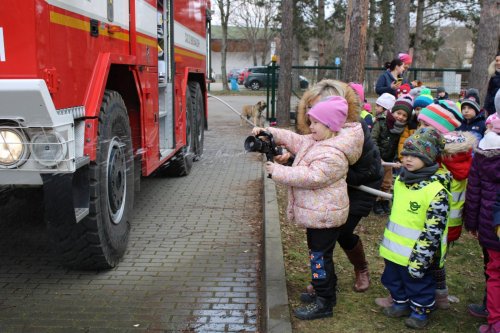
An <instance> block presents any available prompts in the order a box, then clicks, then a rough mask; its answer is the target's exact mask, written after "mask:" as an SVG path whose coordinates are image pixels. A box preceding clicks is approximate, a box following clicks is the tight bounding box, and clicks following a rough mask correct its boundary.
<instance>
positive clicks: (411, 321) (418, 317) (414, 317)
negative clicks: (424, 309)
mask: <svg viewBox="0 0 500 333" xmlns="http://www.w3.org/2000/svg"><path fill="white" fill-rule="evenodd" d="M428 323H429V316H428V315H426V314H418V313H416V312H412V313H411V315H410V317H408V318H406V319H405V325H406V326H407V327H410V328H414V329H416V330H421V329H423V328H424V327H425V326H427V324H428Z"/></svg>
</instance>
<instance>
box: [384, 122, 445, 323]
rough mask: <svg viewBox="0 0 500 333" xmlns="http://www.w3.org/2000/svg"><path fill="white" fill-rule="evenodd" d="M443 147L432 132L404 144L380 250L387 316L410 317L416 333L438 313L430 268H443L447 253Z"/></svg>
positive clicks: (418, 133) (441, 139)
mask: <svg viewBox="0 0 500 333" xmlns="http://www.w3.org/2000/svg"><path fill="white" fill-rule="evenodd" d="M444 144H445V140H444V137H443V136H442V135H441V134H440V133H439V132H438V131H436V130H435V129H432V128H421V129H418V130H417V131H416V132H415V133H414V134H413V135H412V136H410V137H409V138H408V139H407V140H406V141H405V143H404V146H403V151H402V168H401V171H400V174H399V176H398V178H397V179H396V181H395V183H394V196H393V204H392V209H391V214H390V216H389V221H388V222H387V225H386V228H385V231H384V238H383V241H382V243H381V245H380V255H381V256H382V257H383V258H384V260H385V269H384V273H383V274H382V279H381V280H382V284H383V285H384V286H385V288H387V289H388V290H389V292H390V294H391V297H392V300H393V303H392V305H391V306H390V307H386V308H384V314H385V315H386V316H388V317H406V316H408V317H407V318H406V320H405V324H406V326H408V327H411V328H416V329H421V328H423V327H425V326H426V325H427V324H428V320H429V319H428V315H429V313H430V312H431V311H432V310H433V309H434V308H435V289H436V283H435V281H434V277H433V275H432V272H431V271H430V270H429V268H430V267H431V264H432V262H433V260H439V261H440V262H441V263H442V262H443V260H444V255H445V253H446V244H447V242H446V234H447V228H446V221H447V219H448V214H449V193H448V188H449V183H450V179H451V177H450V173H449V172H447V171H444V170H442V169H440V168H439V165H438V163H437V162H436V158H437V157H438V156H439V155H440V154H441V152H442V150H443V148H444Z"/></svg>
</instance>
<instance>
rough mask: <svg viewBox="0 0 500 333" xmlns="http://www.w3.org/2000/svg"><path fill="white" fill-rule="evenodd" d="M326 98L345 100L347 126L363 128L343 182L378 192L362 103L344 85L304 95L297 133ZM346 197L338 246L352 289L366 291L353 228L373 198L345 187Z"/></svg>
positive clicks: (378, 166)
mask: <svg viewBox="0 0 500 333" xmlns="http://www.w3.org/2000/svg"><path fill="white" fill-rule="evenodd" d="M328 96H341V97H344V98H345V99H346V100H347V102H348V111H347V112H348V113H347V120H346V123H349V122H357V121H359V122H360V123H361V125H362V126H363V133H364V142H363V150H362V153H361V157H360V158H359V160H358V161H357V162H356V163H354V164H352V165H350V166H349V170H348V172H347V179H346V181H347V184H348V185H353V186H359V185H365V186H368V187H371V188H374V189H379V188H380V184H381V183H382V178H383V169H382V163H381V160H380V153H379V151H378V148H377V146H375V144H374V143H373V141H372V139H371V136H370V131H369V130H368V126H367V125H366V123H365V122H364V121H363V120H362V119H360V111H361V105H362V101H360V99H359V97H358V95H357V94H356V93H355V91H354V90H353V89H352V88H351V87H349V86H348V85H347V84H345V83H343V82H340V81H336V80H322V81H320V82H318V83H317V84H316V85H314V86H313V87H312V88H311V89H310V90H308V91H307V92H305V93H304V95H303V96H302V99H301V100H300V102H299V107H298V110H297V132H299V133H301V134H308V133H309V132H310V130H309V124H308V120H307V118H306V112H307V110H308V109H309V108H310V107H311V106H312V105H314V104H315V103H317V102H318V101H319V100H321V99H323V98H325V97H328ZM348 196H349V215H348V217H347V222H346V223H345V224H344V225H343V226H342V230H341V231H340V234H339V238H338V243H339V244H340V247H342V249H343V250H344V252H345V253H346V255H347V258H348V259H349V261H350V262H351V264H352V265H353V266H354V272H355V276H356V281H355V284H354V290H355V291H358V292H362V291H365V290H367V289H368V287H369V285H370V276H369V271H368V263H367V261H366V258H365V253H364V249H363V244H362V242H361V239H360V238H359V236H358V235H356V234H354V229H355V228H356V226H357V225H358V223H359V221H360V220H361V218H362V217H364V216H368V214H370V211H371V209H372V208H373V203H374V202H375V199H376V197H375V196H373V195H371V194H369V193H367V192H364V191H361V190H358V189H356V188H354V187H352V186H349V187H348ZM311 296H312V297H314V296H313V295H308V294H303V295H301V299H302V300H303V301H307V300H308V298H311Z"/></svg>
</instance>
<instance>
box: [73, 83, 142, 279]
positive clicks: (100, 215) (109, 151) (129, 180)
mask: <svg viewBox="0 0 500 333" xmlns="http://www.w3.org/2000/svg"><path fill="white" fill-rule="evenodd" d="M98 136H99V138H98V140H99V142H98V145H97V156H96V161H95V162H93V163H91V165H90V213H89V215H88V216H87V217H86V218H85V220H84V221H82V222H80V223H84V225H85V226H86V229H87V234H86V235H82V236H86V237H82V238H80V240H81V239H84V238H86V239H89V241H88V243H87V244H86V245H87V246H84V247H82V248H81V250H80V254H79V256H80V258H86V259H85V261H83V262H82V265H81V266H83V268H92V269H96V268H97V269H106V268H112V267H114V266H116V264H117V263H118V262H119V260H120V258H121V257H122V256H123V254H124V253H125V249H126V247H127V242H128V236H129V232H130V224H129V221H128V219H129V214H130V211H131V209H132V206H133V203H134V158H133V153H132V140H131V131H130V124H129V119H128V115H127V109H126V107H125V103H124V102H123V99H122V98H121V96H120V94H118V93H117V92H115V91H110V90H107V91H105V93H104V98H103V102H102V104H101V110H100V115H99V130H98ZM82 252H83V253H82Z"/></svg>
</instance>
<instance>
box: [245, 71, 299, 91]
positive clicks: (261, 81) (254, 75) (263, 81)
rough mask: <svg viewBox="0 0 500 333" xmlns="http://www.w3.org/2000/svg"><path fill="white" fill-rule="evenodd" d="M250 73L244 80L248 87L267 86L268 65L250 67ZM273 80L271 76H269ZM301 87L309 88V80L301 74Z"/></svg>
mask: <svg viewBox="0 0 500 333" xmlns="http://www.w3.org/2000/svg"><path fill="white" fill-rule="evenodd" d="M248 71H249V74H248V76H247V77H246V79H245V80H244V81H243V84H244V86H245V87H246V88H249V89H252V90H259V89H260V88H262V87H266V86H267V67H266V66H258V67H251V68H249V69H248ZM278 79H279V72H276V83H278ZM269 80H271V78H269ZM299 87H300V89H307V88H309V81H308V80H307V79H306V78H305V77H304V76H302V75H299Z"/></svg>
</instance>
